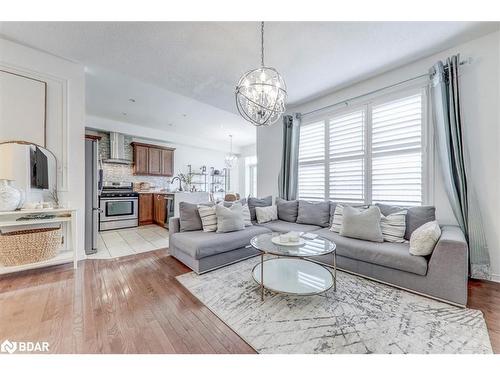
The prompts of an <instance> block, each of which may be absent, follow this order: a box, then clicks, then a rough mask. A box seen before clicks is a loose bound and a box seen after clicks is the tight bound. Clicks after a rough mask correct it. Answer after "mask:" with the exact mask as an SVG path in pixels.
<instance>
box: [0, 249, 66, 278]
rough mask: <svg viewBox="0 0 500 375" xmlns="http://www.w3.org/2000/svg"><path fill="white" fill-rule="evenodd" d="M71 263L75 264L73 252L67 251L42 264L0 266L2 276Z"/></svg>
mask: <svg viewBox="0 0 500 375" xmlns="http://www.w3.org/2000/svg"><path fill="white" fill-rule="evenodd" d="M71 262H73V251H71V250H65V251H61V252H59V254H57V255H56V256H55V257H54V258H52V259H48V260H44V261H42V262H36V263H28V264H23V265H22V266H10V267H6V266H2V265H0V275H3V274H7V273H12V272H19V271H26V270H32V269H35V268H42V267H48V266H56V265H58V264H64V263H71Z"/></svg>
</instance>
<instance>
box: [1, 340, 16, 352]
mask: <svg viewBox="0 0 500 375" xmlns="http://www.w3.org/2000/svg"><path fill="white" fill-rule="evenodd" d="M16 350H17V342H11V341H9V340H5V341H4V342H3V343H2V345H0V351H2V352H3V353H9V354H12V353H14V352H15V351H16Z"/></svg>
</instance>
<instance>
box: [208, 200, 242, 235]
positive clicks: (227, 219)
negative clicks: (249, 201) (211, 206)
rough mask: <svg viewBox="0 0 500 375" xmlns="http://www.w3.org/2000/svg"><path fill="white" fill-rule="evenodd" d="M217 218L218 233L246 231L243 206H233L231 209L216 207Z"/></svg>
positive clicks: (221, 206)
mask: <svg viewBox="0 0 500 375" xmlns="http://www.w3.org/2000/svg"><path fill="white" fill-rule="evenodd" d="M215 215H216V216H217V233H225V232H234V231H238V230H243V229H245V220H244V219H243V207H242V206H241V204H239V203H238V204H233V205H232V206H231V207H224V206H223V205H220V204H218V205H217V206H215Z"/></svg>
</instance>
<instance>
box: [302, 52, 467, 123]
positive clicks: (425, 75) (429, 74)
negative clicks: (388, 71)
mask: <svg viewBox="0 0 500 375" xmlns="http://www.w3.org/2000/svg"><path fill="white" fill-rule="evenodd" d="M470 63H471V58H469V59H467V60H464V61H460V64H459V65H466V64H470ZM444 68H445V69H448V67H447V66H445V67H444ZM431 75H432V74H431V73H426V74H420V75H418V76H415V77H412V78H408V79H405V80H404V81H400V82H396V83H393V84H392V85H388V86H385V87H382V88H379V89H376V90H373V91H370V92H367V93H365V94H361V95H358V96H353V97H352V98H349V99H345V100H342V101H340V102H337V103H334V104H329V105H327V106H324V107H321V108H317V109H313V110H312V111H309V112H305V113H298V114H297V115H298V117H303V116H308V115H311V114H313V113H317V112H321V111H324V110H325V109H329V108H332V107H336V106H338V105H340V104H345V105H348V103H349V102H352V101H353V100H356V99H360V98H363V97H365V96H369V95H373V94H376V93H378V92H380V91H384V90H387V89H390V88H393V87H396V86H400V85H403V84H405V83H408V82H411V81H415V80H417V79H421V78H424V77H430V76H431Z"/></svg>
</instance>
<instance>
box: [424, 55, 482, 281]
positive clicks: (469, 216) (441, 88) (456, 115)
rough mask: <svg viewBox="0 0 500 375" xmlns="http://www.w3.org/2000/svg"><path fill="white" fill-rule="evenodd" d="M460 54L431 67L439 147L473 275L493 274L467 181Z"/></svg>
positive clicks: (477, 210)
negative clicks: (466, 243) (460, 89)
mask: <svg viewBox="0 0 500 375" xmlns="http://www.w3.org/2000/svg"><path fill="white" fill-rule="evenodd" d="M459 61H460V57H459V55H455V56H452V57H450V58H448V59H447V61H446V63H445V64H443V62H441V61H439V62H438V63H437V64H435V65H434V66H433V67H432V68H431V76H432V81H431V100H432V112H433V117H434V127H435V135H436V149H437V152H438V154H439V159H440V162H441V169H442V173H443V180H444V184H445V189H446V193H447V195H448V198H449V200H450V203H451V207H452V209H453V212H454V214H455V217H456V219H457V221H458V224H459V225H460V227H461V228H462V230H463V231H464V233H465V236H466V237H467V240H468V244H469V261H470V274H471V277H474V278H480V279H489V278H490V271H489V266H490V259H489V254H488V246H487V244H486V237H485V234H484V230H483V226H482V219H481V214H480V211H479V207H478V202H477V199H476V195H475V192H474V189H473V188H472V186H471V185H470V184H468V181H467V170H466V160H465V156H467V148H466V145H465V141H466V140H465V136H464V131H463V127H462V126H463V124H462V118H461V115H460V111H461V109H460V95H459Z"/></svg>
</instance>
